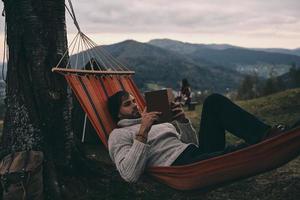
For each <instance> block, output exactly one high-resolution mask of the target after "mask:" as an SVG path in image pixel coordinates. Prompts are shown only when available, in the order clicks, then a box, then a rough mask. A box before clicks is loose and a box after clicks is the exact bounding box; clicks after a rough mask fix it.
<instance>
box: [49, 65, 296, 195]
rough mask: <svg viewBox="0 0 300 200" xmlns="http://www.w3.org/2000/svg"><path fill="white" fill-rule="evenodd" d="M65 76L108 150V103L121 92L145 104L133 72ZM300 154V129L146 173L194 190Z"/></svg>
mask: <svg viewBox="0 0 300 200" xmlns="http://www.w3.org/2000/svg"><path fill="white" fill-rule="evenodd" d="M53 71H56V72H59V73H61V74H63V75H64V76H65V78H66V80H67V82H68V84H69V85H70V87H71V89H72V91H73V92H74V94H75V95H76V97H77V99H78V100H79V102H80V104H81V106H82V108H83V110H84V111H85V112H86V114H87V116H88V118H89V120H90V121H91V123H92V125H93V127H94V128H95V130H96V132H97V134H98V136H99V138H100V139H101V141H102V143H103V144H104V146H105V147H107V141H108V137H109V133H110V132H111V131H112V130H113V129H114V128H115V127H116V125H115V124H114V123H113V120H112V118H111V116H110V114H109V112H108V107H107V99H108V97H109V96H110V95H112V94H114V93H115V92H117V91H119V90H126V91H128V92H129V93H131V94H132V95H134V96H135V98H136V100H137V104H138V106H139V108H140V109H143V108H144V107H145V100H144V98H143V96H142V95H141V93H140V92H139V90H138V89H137V87H136V85H135V83H134V82H133V80H132V77H131V75H132V74H134V72H132V71H127V72H119V73H118V72H112V73H110V72H109V71H102V72H101V71H91V70H74V69H61V68H55V69H53ZM299 153H300V127H297V128H295V129H293V130H290V131H289V132H288V133H286V134H283V135H279V136H276V137H273V138H271V139H268V140H265V141H263V142H260V143H258V144H255V145H252V146H249V147H245V148H243V149H240V150H237V151H234V152H231V153H227V154H224V155H220V156H216V157H213V158H209V159H206V160H203V161H199V162H197V163H193V164H189V165H184V166H170V167H158V166H157V167H151V168H148V169H147V170H146V173H149V174H150V175H151V176H153V177H155V178H156V179H157V180H159V181H160V182H162V183H165V184H167V185H168V186H170V187H172V188H175V189H178V190H193V189H198V188H204V187H208V186H212V185H215V184H220V183H224V182H230V181H233V180H236V179H240V178H245V177H249V176H253V175H255V174H258V173H262V172H265V171H268V170H271V169H274V168H276V167H279V166H281V165H283V164H285V163H287V162H288V161H290V160H292V159H293V158H295V157H296V156H298V155H299Z"/></svg>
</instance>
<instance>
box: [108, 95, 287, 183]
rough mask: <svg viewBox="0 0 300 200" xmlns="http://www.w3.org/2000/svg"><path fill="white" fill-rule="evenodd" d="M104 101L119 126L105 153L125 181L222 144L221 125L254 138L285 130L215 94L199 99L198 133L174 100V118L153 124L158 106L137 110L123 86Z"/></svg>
mask: <svg viewBox="0 0 300 200" xmlns="http://www.w3.org/2000/svg"><path fill="white" fill-rule="evenodd" d="M108 107H109V111H110V113H111V115H112V117H113V119H114V120H115V122H116V123H117V126H118V127H117V128H116V129H114V130H113V131H112V132H111V134H110V136H109V139H108V149H109V155H110V157H111V159H112V160H113V162H114V163H115V164H116V167H117V169H118V171H119V173H120V175H121V176H122V178H123V179H125V180H126V181H128V182H136V181H137V180H138V179H139V177H140V176H141V174H143V172H144V170H145V168H147V167H151V166H171V165H172V166H176V165H185V164H191V163H194V162H197V161H199V160H201V159H203V154H206V153H213V152H219V151H222V150H224V148H225V131H229V132H230V133H232V134H234V135H235V136H237V137H239V138H242V139H244V140H245V141H246V142H247V143H248V144H255V143H257V142H260V141H262V140H264V139H266V138H269V137H272V136H274V135H277V134H278V133H281V132H282V131H283V130H284V128H283V127H282V126H277V127H273V128H272V127H271V126H269V125H267V124H265V123H263V122H262V121H260V120H259V119H257V118H256V117H255V116H253V115H251V114H250V113H248V112H246V111H245V110H243V109H242V108H240V107H239V106H237V105H236V104H234V103H233V102H231V101H230V100H229V99H227V98H226V97H224V96H222V95H219V94H212V95H210V96H209V97H207V98H206V100H205V101H204V104H203V109H202V117H201V123H200V132H199V134H198V136H197V135H196V132H195V130H194V128H193V127H192V125H191V122H190V121H189V120H188V119H187V118H186V117H185V114H184V112H183V110H182V108H181V107H180V105H178V104H175V103H173V104H172V113H173V120H174V121H172V123H162V124H154V123H155V121H157V120H158V119H159V115H160V113H159V112H146V109H145V110H144V111H143V112H142V113H140V112H139V110H138V107H137V104H136V102H135V99H134V97H133V96H132V95H130V94H129V93H127V92H125V91H119V92H117V93H115V94H114V95H113V96H111V97H110V98H109V100H108ZM198 138H199V142H198Z"/></svg>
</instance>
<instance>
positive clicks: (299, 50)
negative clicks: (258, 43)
mask: <svg viewBox="0 0 300 200" xmlns="http://www.w3.org/2000/svg"><path fill="white" fill-rule="evenodd" d="M254 50H258V51H265V52H273V53H284V54H291V55H296V56H300V48H297V49H282V48H254Z"/></svg>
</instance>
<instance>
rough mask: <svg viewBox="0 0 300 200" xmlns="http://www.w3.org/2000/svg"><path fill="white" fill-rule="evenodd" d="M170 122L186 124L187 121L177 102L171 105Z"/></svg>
mask: <svg viewBox="0 0 300 200" xmlns="http://www.w3.org/2000/svg"><path fill="white" fill-rule="evenodd" d="M171 110H172V120H177V121H178V122H180V123H187V122H188V119H187V118H186V117H185V114H184V111H183V109H182V107H181V104H180V103H179V102H172V103H171Z"/></svg>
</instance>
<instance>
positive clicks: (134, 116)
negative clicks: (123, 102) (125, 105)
mask: <svg viewBox="0 0 300 200" xmlns="http://www.w3.org/2000/svg"><path fill="white" fill-rule="evenodd" d="M140 117H141V113H140V111H139V110H138V109H136V110H134V111H132V119H137V118H140Z"/></svg>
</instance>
